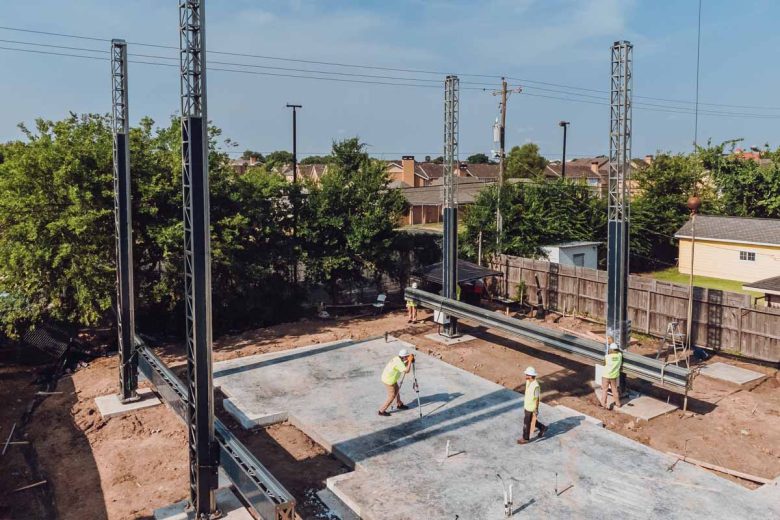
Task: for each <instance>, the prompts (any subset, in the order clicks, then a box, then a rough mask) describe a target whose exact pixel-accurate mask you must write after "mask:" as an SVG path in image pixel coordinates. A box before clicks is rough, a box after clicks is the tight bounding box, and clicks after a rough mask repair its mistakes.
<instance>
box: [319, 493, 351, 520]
mask: <svg viewBox="0 0 780 520" xmlns="http://www.w3.org/2000/svg"><path fill="white" fill-rule="evenodd" d="M317 497H318V498H319V499H320V500H322V503H323V504H325V506H326V507H327V508H328V517H327V518H328V520H360V518H359V517H358V516H357V515H356V514H355V513H353V512H352V510H351V509H350V508H348V507H347V506H346V504H344V502H342V501H341V500H340V499H339V497H337V496H336V495H335V494H333V491H331V490H330V489H328V488H325V489H322V490H320V491H317Z"/></svg>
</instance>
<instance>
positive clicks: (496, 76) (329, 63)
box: [0, 26, 780, 110]
mask: <svg viewBox="0 0 780 520" xmlns="http://www.w3.org/2000/svg"><path fill="white" fill-rule="evenodd" d="M0 30H7V31H16V32H23V33H31V34H40V35H46V36H55V37H61V38H73V39H81V40H90V41H100V42H109V41H111V40H110V39H109V38H97V37H93V36H83V35H75V34H67V33H58V32H51V31H40V30H34V29H25V28H20V27H9V26H0ZM128 43H129V44H131V45H136V46H143V47H151V48H158V49H172V50H177V51H178V47H175V46H172V45H161V44H153V43H144V42H128ZM208 54H220V55H225V56H238V57H245V58H256V59H265V60H274V61H283V62H295V63H307V64H313V65H326V66H331V67H345V68H355V69H371V70H384V71H390V72H406V73H410V74H428V75H439V76H445V75H448V74H455V73H454V72H452V71H445V70H426V69H410V68H402V67H384V66H379V65H365V64H356V63H342V62H334V61H320V60H309V59H300V58H287V57H280V56H270V55H262V54H252V53H242V52H231V51H215V50H209V51H208ZM177 59H178V58H177ZM320 73H325V72H320ZM327 73H328V74H331V73H333V74H335V72H327ZM457 74H458V75H459V76H463V77H474V78H489V79H499V78H501V77H503V76H504V75H503V74H475V73H457ZM404 79H407V80H411V81H425V80H424V79H421V78H404ZM507 79H509V80H511V81H518V82H522V83H527V84H531V85H534V84H535V85H545V86H552V87H558V88H564V89H568V90H574V91H582V92H593V93H601V94H609V92H608V91H607V90H600V89H593V88H586V87H581V86H574V85H565V84H562V83H553V82H547V81H539V80H531V79H526V78H517V77H510V76H507ZM428 81H431V80H428ZM433 81H438V80H433ZM439 82H440V81H439ZM474 84H479V83H474ZM568 94H574V95H577V94H576V93H575V92H568ZM634 97H635V98H641V99H648V100H653V101H661V102H665V103H678V104H688V105H694V106H696V105H706V106H713V107H724V108H741V109H755V110H780V107H778V106H762V105H735V104H726V103H705V102H699V101H698V100H695V101H690V100H683V99H669V98H661V97H652V96H639V95H635V96H634ZM677 108H682V107H677ZM689 110H690V109H689Z"/></svg>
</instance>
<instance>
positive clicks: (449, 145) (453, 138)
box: [442, 76, 460, 337]
mask: <svg viewBox="0 0 780 520" xmlns="http://www.w3.org/2000/svg"><path fill="white" fill-rule="evenodd" d="M459 84H460V81H459V80H458V77H457V76H447V78H446V79H445V81H444V203H443V205H442V207H443V213H444V243H443V245H442V253H443V255H444V258H443V264H442V289H443V296H444V297H445V298H449V299H453V300H454V299H456V297H457V292H458V289H457V288H458V200H457V193H456V190H457V185H456V182H455V172H456V171H457V170H456V169H457V168H458V166H459V165H458V105H459V99H460V93H459ZM457 333H458V321H457V318H456V317H454V316H449V321H448V323H447V324H446V325H445V327H444V334H445V335H446V336H449V337H452V336H455V335H457Z"/></svg>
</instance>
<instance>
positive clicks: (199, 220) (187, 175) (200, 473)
mask: <svg viewBox="0 0 780 520" xmlns="http://www.w3.org/2000/svg"><path fill="white" fill-rule="evenodd" d="M179 49H180V51H179V52H180V62H181V138H182V193H183V198H184V300H185V305H186V311H187V376H188V377H187V380H188V388H187V423H188V435H189V460H190V500H191V503H192V507H193V509H194V511H195V514H196V517H197V518H208V517H210V516H211V515H213V514H214V513H215V512H216V504H215V496H214V492H215V489H216V487H217V467H218V462H219V461H218V451H217V449H218V448H217V445H216V443H215V441H214V389H213V382H212V369H211V341H212V337H211V333H212V331H211V245H210V240H209V224H210V218H209V182H208V135H207V127H208V119H207V115H206V34H205V14H204V0H181V1H180V2H179Z"/></svg>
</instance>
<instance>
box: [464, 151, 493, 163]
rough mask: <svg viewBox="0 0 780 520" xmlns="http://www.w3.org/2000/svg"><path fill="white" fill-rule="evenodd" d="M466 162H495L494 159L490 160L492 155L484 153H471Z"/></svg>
mask: <svg viewBox="0 0 780 520" xmlns="http://www.w3.org/2000/svg"><path fill="white" fill-rule="evenodd" d="M466 162H467V163H469V164H494V163H493V161H491V160H490V157H488V156H487V155H485V154H484V153H475V154H474V155H469V156H468V158H466Z"/></svg>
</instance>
